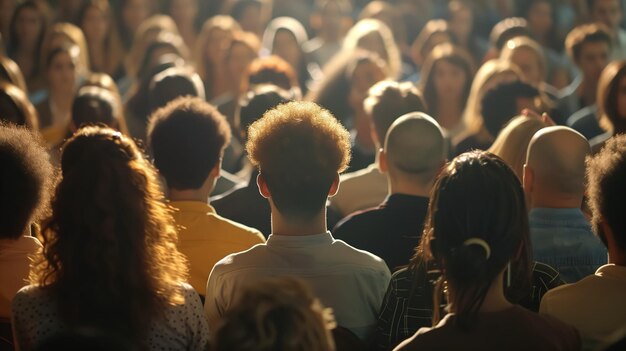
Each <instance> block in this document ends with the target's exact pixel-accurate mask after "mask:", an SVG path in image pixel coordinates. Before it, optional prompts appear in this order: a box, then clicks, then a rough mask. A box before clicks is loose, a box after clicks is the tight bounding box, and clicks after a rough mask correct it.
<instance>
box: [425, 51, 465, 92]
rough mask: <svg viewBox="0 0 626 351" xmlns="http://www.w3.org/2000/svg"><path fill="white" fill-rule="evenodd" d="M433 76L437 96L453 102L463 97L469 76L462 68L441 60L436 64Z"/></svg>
mask: <svg viewBox="0 0 626 351" xmlns="http://www.w3.org/2000/svg"><path fill="white" fill-rule="evenodd" d="M433 74H434V83H435V84H434V85H435V90H436V92H437V96H439V97H442V98H446V99H451V100H457V99H460V98H461V97H462V95H463V90H464V89H465V84H466V83H467V75H466V74H465V71H464V70H463V69H462V68H461V67H459V66H457V65H454V64H451V63H450V62H447V61H445V60H440V61H438V62H437V63H436V64H435V67H434V72H433Z"/></svg>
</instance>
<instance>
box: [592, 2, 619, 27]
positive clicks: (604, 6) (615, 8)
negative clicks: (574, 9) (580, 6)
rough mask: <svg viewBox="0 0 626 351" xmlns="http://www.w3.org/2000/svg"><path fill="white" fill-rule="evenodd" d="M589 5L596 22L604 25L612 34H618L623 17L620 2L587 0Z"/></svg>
mask: <svg viewBox="0 0 626 351" xmlns="http://www.w3.org/2000/svg"><path fill="white" fill-rule="evenodd" d="M587 4H588V6H589V14H590V15H591V19H592V20H593V21H594V22H599V23H602V24H604V25H605V26H607V27H608V28H609V29H610V30H611V32H612V33H615V32H617V30H618V29H619V25H620V22H621V21H622V16H623V13H622V6H621V4H620V0H587Z"/></svg>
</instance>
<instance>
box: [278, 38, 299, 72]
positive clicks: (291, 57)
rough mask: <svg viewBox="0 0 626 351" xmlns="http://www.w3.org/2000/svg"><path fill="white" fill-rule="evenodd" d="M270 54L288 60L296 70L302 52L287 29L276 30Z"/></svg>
mask: <svg viewBox="0 0 626 351" xmlns="http://www.w3.org/2000/svg"><path fill="white" fill-rule="evenodd" d="M272 54H273V55H277V56H278V57H280V58H282V59H283V60H285V61H287V62H289V64H290V65H291V66H292V67H293V69H294V70H296V71H297V70H298V66H299V65H300V58H301V56H302V54H301V50H300V46H299V45H298V42H297V41H296V38H295V37H294V36H293V34H291V32H289V31H287V30H278V31H277V32H276V36H274V43H273V45H272Z"/></svg>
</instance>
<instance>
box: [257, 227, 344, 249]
mask: <svg viewBox="0 0 626 351" xmlns="http://www.w3.org/2000/svg"><path fill="white" fill-rule="evenodd" d="M334 241H335V239H334V238H333V236H332V234H330V232H328V231H327V232H326V233H321V234H314V235H276V234H270V236H269V237H268V238H267V245H268V246H277V247H286V248H303V247H310V246H321V245H330V244H332V243H333V242H334Z"/></svg>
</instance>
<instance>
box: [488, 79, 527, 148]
mask: <svg viewBox="0 0 626 351" xmlns="http://www.w3.org/2000/svg"><path fill="white" fill-rule="evenodd" d="M537 97H539V90H537V88H535V87H533V86H532V85H530V84H528V83H524V82H522V81H519V80H517V81H513V82H509V83H501V84H498V85H497V86H496V87H495V88H493V89H491V90H489V91H488V92H487V93H485V96H484V97H483V98H482V100H481V102H480V103H481V109H482V113H483V121H484V125H485V128H486V129H487V131H488V132H489V134H491V135H492V136H493V137H494V138H495V137H496V136H497V135H498V133H500V130H501V129H502V127H504V126H505V125H506V124H507V122H508V121H510V120H511V118H513V117H515V116H517V115H518V114H519V113H520V112H521V111H518V108H517V99H518V98H529V99H532V98H537Z"/></svg>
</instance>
